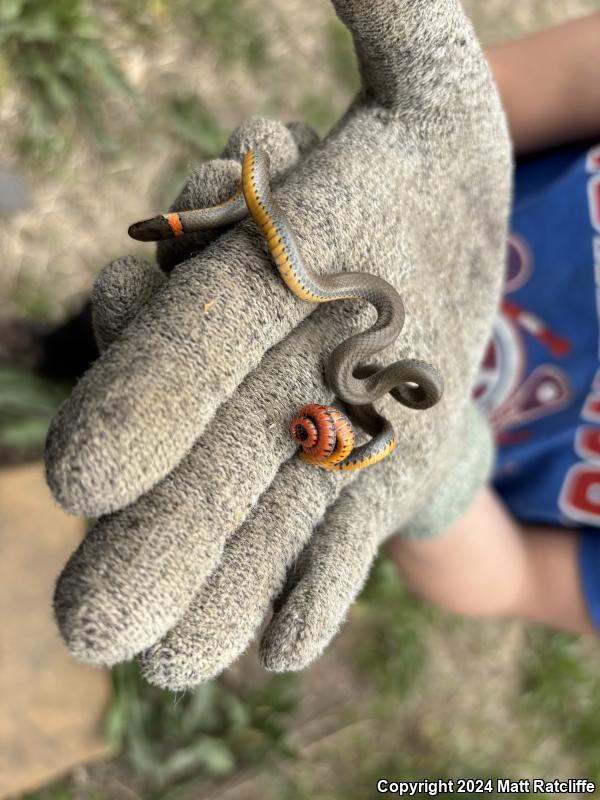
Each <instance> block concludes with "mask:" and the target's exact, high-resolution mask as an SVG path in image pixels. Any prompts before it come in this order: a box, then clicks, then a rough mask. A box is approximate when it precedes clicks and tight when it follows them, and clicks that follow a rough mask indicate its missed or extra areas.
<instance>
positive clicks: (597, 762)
mask: <svg viewBox="0 0 600 800" xmlns="http://www.w3.org/2000/svg"><path fill="white" fill-rule="evenodd" d="M527 640H528V642H527V645H528V646H527V649H526V651H525V653H524V658H523V672H522V686H521V691H522V693H521V696H520V700H521V707H522V709H523V712H524V713H526V714H528V715H529V716H531V717H533V718H534V719H535V721H536V725H537V728H538V731H539V735H540V736H543V732H544V730H545V729H547V728H548V727H551V728H553V729H555V730H559V731H560V732H561V739H562V741H563V744H564V747H565V749H566V750H568V751H569V752H571V753H572V754H573V756H574V757H575V758H576V759H577V761H578V763H579V764H580V765H581V771H582V774H583V775H584V776H585V777H586V778H588V779H589V780H592V781H594V782H595V783H596V785H599V784H600V757H599V753H600V670H599V669H598V653H597V651H596V652H592V653H590V652H589V650H588V648H586V644H587V643H586V642H585V641H583V642H582V640H581V638H580V637H578V636H575V635H571V634H567V633H557V632H555V631H550V630H547V629H544V628H542V627H532V628H530V629H529V630H528V636H527Z"/></svg>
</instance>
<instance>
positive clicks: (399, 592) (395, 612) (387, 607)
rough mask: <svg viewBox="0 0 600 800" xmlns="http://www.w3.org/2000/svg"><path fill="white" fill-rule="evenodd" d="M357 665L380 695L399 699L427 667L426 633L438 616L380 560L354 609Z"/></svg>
mask: <svg viewBox="0 0 600 800" xmlns="http://www.w3.org/2000/svg"><path fill="white" fill-rule="evenodd" d="M353 615H354V617H355V618H356V621H357V626H356V637H357V641H358V642H360V647H357V663H358V666H359V667H360V668H361V669H363V670H364V671H366V672H368V673H369V674H370V675H371V676H372V677H373V679H374V680H375V683H376V686H377V688H378V689H379V691H380V692H383V693H384V694H389V693H392V694H397V695H402V694H404V692H406V691H407V689H408V688H409V687H410V686H411V684H412V681H413V680H414V678H415V676H416V675H418V673H419V671H420V669H421V667H422V666H423V664H424V662H425V657H426V653H425V647H424V643H423V639H424V629H425V628H426V626H427V625H428V624H430V623H431V621H432V620H433V619H434V618H435V617H436V612H435V611H434V610H433V609H432V608H431V607H429V606H427V605H426V604H425V603H423V602H422V601H420V600H419V599H418V598H417V597H415V595H414V594H412V593H410V592H409V591H408V590H407V588H406V587H405V585H404V584H403V583H402V580H401V579H400V577H399V576H398V572H397V570H396V569H395V567H394V565H393V564H392V562H391V561H390V560H389V559H388V558H386V557H384V556H382V557H380V558H379V559H378V561H377V562H376V563H375V566H374V568H373V570H372V571H371V575H370V577H369V580H368V582H367V585H366V587H365V589H364V591H363V593H362V594H361V596H360V599H359V601H358V603H356V605H355V606H354V609H353Z"/></svg>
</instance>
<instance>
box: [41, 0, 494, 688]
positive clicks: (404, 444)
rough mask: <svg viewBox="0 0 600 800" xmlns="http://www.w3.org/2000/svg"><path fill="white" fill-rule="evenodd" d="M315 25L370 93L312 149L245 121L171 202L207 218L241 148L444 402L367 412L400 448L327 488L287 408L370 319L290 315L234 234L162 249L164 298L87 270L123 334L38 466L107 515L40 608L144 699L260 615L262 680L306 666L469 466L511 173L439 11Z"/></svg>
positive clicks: (81, 506)
mask: <svg viewBox="0 0 600 800" xmlns="http://www.w3.org/2000/svg"><path fill="white" fill-rule="evenodd" d="M335 6H336V9H337V11H338V13H339V15H340V17H341V18H342V19H343V20H344V21H345V22H346V24H347V25H348V26H349V27H350V29H351V30H352V32H353V35H354V39H355V46H356V49H357V53H358V56H359V60H360V65H361V72H362V76H363V84H364V86H363V89H362V91H361V93H360V95H359V97H358V98H357V100H356V101H355V103H354V104H353V106H352V107H351V109H350V111H349V112H348V114H347V115H346V116H345V117H344V119H343V120H342V121H341V122H340V123H339V124H338V126H336V128H335V129H334V131H333V132H332V133H331V134H330V135H329V136H328V137H327V138H326V139H325V141H324V142H322V143H320V144H316V146H315V147H314V148H313V149H310V148H311V145H313V144H315V142H314V140H313V141H311V137H310V135H308V134H307V133H306V129H303V128H302V127H301V126H300V127H297V128H295V129H294V127H293V126H292V128H291V130H290V129H287V128H285V127H284V126H281V125H278V124H277V123H269V122H267V121H259V120H255V121H253V122H252V123H251V124H250V125H247V126H242V128H241V129H239V130H238V131H237V132H236V133H235V134H234V136H233V137H232V139H231V141H230V143H229V145H228V147H227V149H226V152H225V154H224V158H223V159H222V160H220V161H217V162H213V163H211V164H208V165H204V167H202V168H200V170H199V171H198V172H197V173H196V174H195V176H193V177H192V179H191V180H190V183H189V184H188V187H187V189H186V190H185V191H184V193H183V195H182V197H181V198H180V200H179V202H178V205H177V206H176V207H177V208H178V209H181V208H184V207H194V206H206V205H210V204H213V203H215V202H219V201H221V200H224V199H226V198H227V197H228V196H229V195H230V194H232V193H233V191H234V190H235V189H236V188H237V184H238V182H239V175H240V167H239V160H240V158H241V154H242V153H243V152H244V151H245V150H247V149H249V148H251V147H264V148H265V149H266V150H268V151H269V153H270V156H271V165H272V172H273V173H274V174H275V176H279V181H277V179H276V180H275V181H274V185H275V187H276V190H275V196H276V198H277V200H278V202H279V203H280V204H281V206H282V207H283V209H284V210H285V212H286V213H287V215H288V217H289V218H290V221H291V224H292V226H293V229H294V231H295V232H296V235H297V238H298V240H299V242H300V246H301V249H302V252H303V255H304V258H305V259H306V261H307V262H308V263H309V264H310V265H312V266H314V267H315V268H318V269H322V270H324V271H334V270H340V269H348V270H356V269H362V270H365V271H369V272H372V273H374V274H378V275H380V276H382V277H384V278H385V279H387V280H388V281H390V282H391V283H392V284H393V285H394V286H396V288H397V289H398V290H399V291H400V293H401V295H402V297H403V299H404V302H405V306H406V312H407V320H406V324H405V328H404V331H403V333H402V335H401V337H400V340H399V341H398V342H397V343H396V345H395V346H394V347H393V348H390V349H389V351H388V352H386V353H384V354H383V356H382V358H381V359H380V363H382V364H383V363H389V362H390V361H392V360H395V359H397V358H405V357H418V358H421V359H424V360H427V361H430V362H431V363H433V364H434V365H436V366H437V367H438V368H440V370H441V371H442V373H443V375H444V379H445V393H444V397H443V399H442V401H441V402H440V403H439V404H438V405H437V406H435V407H434V408H433V409H430V410H428V411H411V410H409V409H406V408H404V407H402V406H400V405H399V404H397V403H395V401H393V400H392V399H386V400H384V401H382V405H383V406H384V407H385V411H386V413H387V414H388V415H389V416H390V418H391V419H392V421H393V422H394V424H395V428H396V431H397V434H398V447H397V449H396V451H395V452H394V453H393V454H392V455H391V456H390V457H389V458H388V459H386V460H385V461H383V462H382V463H381V464H379V465H376V466H374V467H371V468H369V469H368V470H366V471H365V472H364V473H346V474H337V473H328V472H325V471H323V470H320V469H318V468H316V467H312V466H310V465H308V464H304V463H302V462H300V461H299V460H298V459H297V458H295V457H294V456H293V451H294V448H293V445H292V443H291V441H290V439H289V435H288V423H289V420H290V418H291V416H292V415H293V413H294V412H295V411H296V410H297V409H298V408H299V407H300V406H302V405H303V404H304V403H306V402H309V401H311V402H328V401H330V400H331V394H330V392H329V391H328V389H327V388H326V386H325V385H324V383H323V379H322V368H323V363H324V361H325V359H326V358H327V356H328V354H329V353H330V352H331V350H332V349H333V347H334V346H335V345H336V344H337V343H339V342H340V341H341V340H342V339H345V338H347V337H348V336H349V335H351V334H352V333H353V332H356V331H357V330H362V329H364V328H365V327H366V326H367V325H368V324H369V322H370V320H371V316H370V314H369V311H368V309H364V308H362V307H360V306H359V304H356V303H333V304H327V305H325V306H319V307H317V308H315V307H314V306H312V305H309V304H306V303H302V302H300V301H298V300H297V299H296V298H295V297H294V296H293V295H292V294H291V292H290V291H289V290H288V289H287V287H285V286H284V285H283V283H282V281H281V279H280V278H279V276H278V275H277V274H276V272H275V270H274V268H273V266H272V264H271V263H270V260H269V258H268V257H267V255H266V253H265V251H264V247H263V243H262V241H261V239H260V235H259V233H258V231H257V229H256V226H255V224H254V222H253V221H252V220H246V221H244V222H242V223H240V224H239V225H237V226H236V227H235V228H234V229H233V230H230V231H226V232H225V233H222V232H215V233H214V234H208V235H207V234H204V235H203V237H202V238H200V236H199V235H198V239H196V240H195V241H193V242H191V243H189V242H188V243H186V242H185V241H184V240H183V239H181V240H177V241H176V243H175V244H172V243H168V244H166V245H163V247H162V250H161V253H160V260H161V263H162V265H163V266H164V267H165V268H170V267H173V266H174V265H175V264H176V266H174V269H173V272H172V274H171V277H170V279H169V280H168V281H166V282H164V284H163V283H162V279H161V277H160V275H159V274H158V272H153V271H152V268H151V267H149V266H148V265H144V264H142V263H141V262H139V261H136V260H133V259H129V260H125V261H124V262H117V264H115V265H112V266H111V267H109V268H108V270H107V271H105V273H103V276H102V277H101V279H100V283H99V284H98V286H97V288H96V293H95V294H96V309H97V313H96V320H97V322H96V324H97V330H98V334H99V338H100V339H101V340H103V341H104V342H105V343H108V342H109V341H111V340H113V339H114V338H115V337H118V338H116V339H115V340H114V341H113V343H112V344H110V346H109V347H108V348H107V349H106V351H105V352H104V353H103V355H102V356H101V358H100V359H99V360H98V362H97V363H96V364H95V365H94V367H93V368H92V369H91V370H90V371H89V372H88V374H87V375H86V376H85V377H84V378H83V379H82V380H81V381H80V383H79V384H78V385H77V387H76V389H75V390H74V392H73V394H72V396H71V397H70V398H69V400H68V401H67V402H66V403H65V405H64V406H63V407H62V408H61V410H60V412H59V414H58V415H57V417H56V419H55V421H54V423H53V425H52V428H51V430H50V433H49V437H48V444H47V472H48V481H49V484H50V486H51V489H52V491H53V492H54V494H55V496H56V498H57V499H58V500H59V502H61V504H62V505H63V506H64V507H65V508H67V509H68V510H70V511H71V512H73V513H80V514H88V515H94V516H96V515H105V516H101V518H100V519H99V521H98V522H97V523H96V525H95V526H94V528H93V529H92V530H91V532H90V533H89V534H88V536H87V537H86V539H85V540H84V542H83V543H82V545H81V546H80V548H79V549H78V550H77V552H76V553H75V554H74V555H73V557H72V558H71V560H70V561H69V563H68V564H67V567H66V568H65V570H64V572H63V574H62V576H61V578H60V579H59V582H58V586H57V590H56V597H55V610H56V615H57V620H58V623H59V626H60V629H61V632H62V634H63V636H64V638H65V640H66V642H67V644H68V646H69V647H70V649H71V650H72V652H73V653H74V654H75V655H76V656H78V657H79V658H81V659H82V660H85V661H89V662H93V663H101V664H113V663H115V662H117V661H120V660H123V659H126V658H131V657H132V656H134V655H136V654H140V653H141V660H142V663H143V668H144V671H145V674H146V676H147V677H148V679H149V680H150V681H152V682H153V683H156V684H159V685H161V686H166V687H170V688H173V689H180V688H184V687H187V686H191V685H194V684H195V683H197V682H199V681H201V680H203V679H206V678H208V677H210V676H212V675H215V674H217V673H219V672H220V671H222V670H223V669H224V668H226V667H227V666H228V665H229V664H230V663H231V662H232V661H233V660H234V659H235V658H236V657H237V656H238V655H239V654H240V653H241V652H242V651H243V650H244V649H245V647H246V646H247V644H248V643H249V642H250V641H251V639H252V638H253V636H254V635H255V634H256V631H257V630H258V628H259V627H260V625H261V622H262V621H263V619H264V617H265V615H266V614H267V612H268V610H269V608H270V605H271V603H272V601H273V599H274V598H276V603H275V614H274V616H273V618H272V619H271V621H270V623H269V625H268V627H267V628H266V631H265V633H264V635H263V639H262V645H261V659H262V661H263V663H264V665H265V666H266V667H267V668H269V669H275V670H287V669H299V668H302V667H304V666H306V665H307V664H309V663H310V662H311V661H312V660H313V659H314V658H315V657H316V656H317V655H318V654H319V653H320V652H321V651H322V649H323V647H324V646H325V645H326V644H327V642H328V641H329V640H330V639H331V637H332V636H333V635H334V633H335V631H336V630H337V628H338V627H339V625H340V623H341V621H342V620H343V617H344V615H345V613H346V610H347V607H348V605H349V603H350V602H351V601H352V600H353V599H354V597H355V596H356V594H357V592H358V591H359V589H360V587H361V585H362V582H363V581H364V578H365V576H366V574H367V572H368V568H369V565H370V562H371V560H372V558H373V557H374V554H375V552H376V549H377V546H378V544H379V543H380V542H381V541H382V540H383V539H384V538H385V537H386V536H389V535H390V534H392V533H394V532H396V531H398V530H400V529H402V528H404V529H405V533H406V534H407V535H435V534H437V533H440V532H441V531H442V530H443V529H444V528H445V527H446V526H447V525H448V524H450V522H451V521H452V520H453V519H454V517H455V516H456V515H457V514H459V513H460V512H461V510H463V508H465V507H466V505H467V504H468V502H469V500H470V499H471V497H472V496H473V493H474V492H475V490H476V489H477V488H478V487H479V486H480V485H481V484H482V482H483V481H484V480H485V478H486V476H487V471H488V469H489V461H490V440H489V436H488V434H487V430H486V428H485V425H484V424H483V422H482V420H481V418H480V417H479V416H478V415H477V413H476V412H475V411H474V409H473V408H472V406H471V405H470V401H469V400H468V397H469V393H470V387H471V384H472V382H473V378H474V375H475V371H476V368H477V365H478V362H479V359H480V357H481V354H482V351H483V347H484V345H485V342H486V339H487V337H488V334H489V330H490V328H491V322H492V319H493V315H494V312H495V308H496V303H497V300H498V297H499V292H500V285H501V278H502V271H503V255H504V241H505V235H506V221H507V212H508V195H509V184H510V180H509V174H510V153H509V146H508V137H507V133H506V128H505V124H504V118H503V115H502V112H501V108H500V104H499V100H498V97H497V94H496V92H495V90H494V88H493V85H492V82H491V79H490V75H489V71H488V68H487V65H486V63H485V61H484V58H483V55H482V53H481V51H480V48H479V46H478V44H477V42H476V40H475V37H474V34H473V31H472V29H471V26H470V24H469V23H468V21H467V20H466V18H465V17H464V15H463V13H462V10H461V8H460V6H459V5H458V4H457V3H456V2H455V1H454V0H378V1H377V2H372V3H369V4H367V3H364V2H362V0H336V2H335ZM294 134H295V135H294ZM297 140H298V141H297ZM305 151H308V152H306V154H305ZM157 210H158V209H157ZM210 239H212V243H210V244H208V246H206V244H207V242H208V241H209V240H210ZM190 247H191V248H192V252H191V254H190V250H189V248H190ZM182 259H184V260H182ZM157 287H158V288H157ZM101 306H103V307H104V308H105V311H106V313H104V314H103V313H102V311H100V308H101ZM98 312H100V313H98ZM124 327H125V328H126V329H125V330H124V332H123V334H122V335H120V336H119V333H120V331H121V330H122V329H123V328H124ZM458 490H460V491H458ZM424 506H427V514H425V512H421V513H418V512H420V510H421V509H422V508H423V507H424ZM415 515H416V516H415Z"/></svg>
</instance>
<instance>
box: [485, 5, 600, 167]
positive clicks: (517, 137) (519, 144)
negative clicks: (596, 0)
mask: <svg viewBox="0 0 600 800" xmlns="http://www.w3.org/2000/svg"><path fill="white" fill-rule="evenodd" d="M486 55H487V58H488V61H489V63H490V66H491V68H492V73H493V75H494V78H495V80H496V84H497V86H498V89H499V91H500V96H501V98H502V104H503V106H504V109H505V111H506V114H507V116H508V122H509V127H510V131H511V136H512V139H513V143H514V146H515V150H516V152H517V153H519V154H520V153H529V152H533V151H536V150H541V149H543V148H545V147H550V146H552V145H558V144H562V143H565V142H568V141H574V140H577V139H585V138H587V137H590V136H595V135H596V134H600V12H599V13H596V14H592V15H590V16H586V17H582V18H579V19H575V20H572V21H570V22H567V23H564V24H562V25H559V26H557V27H554V28H550V29H549V30H545V31H542V32H541V33H536V34H534V35H532V36H527V37H524V38H521V39H516V40H515V41H512V42H506V43H505V44H500V45H494V46H491V47H489V48H488V49H487V50H486Z"/></svg>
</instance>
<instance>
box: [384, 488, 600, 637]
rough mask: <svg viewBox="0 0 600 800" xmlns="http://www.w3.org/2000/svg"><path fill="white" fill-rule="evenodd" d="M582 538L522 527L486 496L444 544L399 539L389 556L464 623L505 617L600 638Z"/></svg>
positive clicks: (422, 591)
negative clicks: (589, 602) (585, 581)
mask: <svg viewBox="0 0 600 800" xmlns="http://www.w3.org/2000/svg"><path fill="white" fill-rule="evenodd" d="M578 538H579V534H578V533H577V531H573V530H568V529H565V528H558V527H544V526H525V525H521V524H520V523H519V522H518V521H517V520H515V519H514V517H512V516H511V515H510V514H509V512H508V511H507V510H506V508H505V506H504V504H503V503H502V501H501V500H500V499H499V498H498V496H497V494H496V493H495V492H494V491H493V489H491V488H489V487H486V488H484V489H482V490H481V491H480V492H479V494H478V495H477V497H476V498H475V499H474V500H473V502H472V503H471V505H470V506H469V508H468V509H467V511H466V512H465V513H464V514H463V515H462V516H461V517H460V518H459V519H458V520H456V521H455V522H454V523H453V524H452V525H451V526H450V527H449V528H448V530H446V531H445V532H444V533H443V534H442V536H440V537H438V538H436V539H431V540H425V541H417V540H411V539H407V538H405V537H401V536H396V537H394V538H393V539H391V540H390V541H389V542H388V544H387V547H386V549H387V551H388V554H389V555H390V556H391V557H392V559H393V560H394V563H395V564H396V566H397V567H398V569H399V570H400V572H401V573H402V575H403V577H404V579H405V580H406V581H407V583H408V584H409V586H411V587H412V588H413V589H414V590H415V591H416V592H417V593H418V594H419V595H420V596H421V597H423V598H424V599H426V600H428V601H430V602H432V603H434V604H435V605H437V606H439V607H441V608H443V609H444V610H446V611H450V612H453V613H456V614H460V615H462V616H466V617H506V618H516V619H522V620H526V621H528V622H539V623H543V624H545V625H548V626H550V627H552V628H556V629H559V630H566V631H572V632H575V633H582V634H586V635H589V636H598V631H597V629H596V628H595V626H594V624H593V623H592V620H591V618H590V615H589V613H588V610H587V607H586V603H585V600H584V596H583V592H582V584H581V579H580V575H579V568H578V545H579V542H578Z"/></svg>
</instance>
